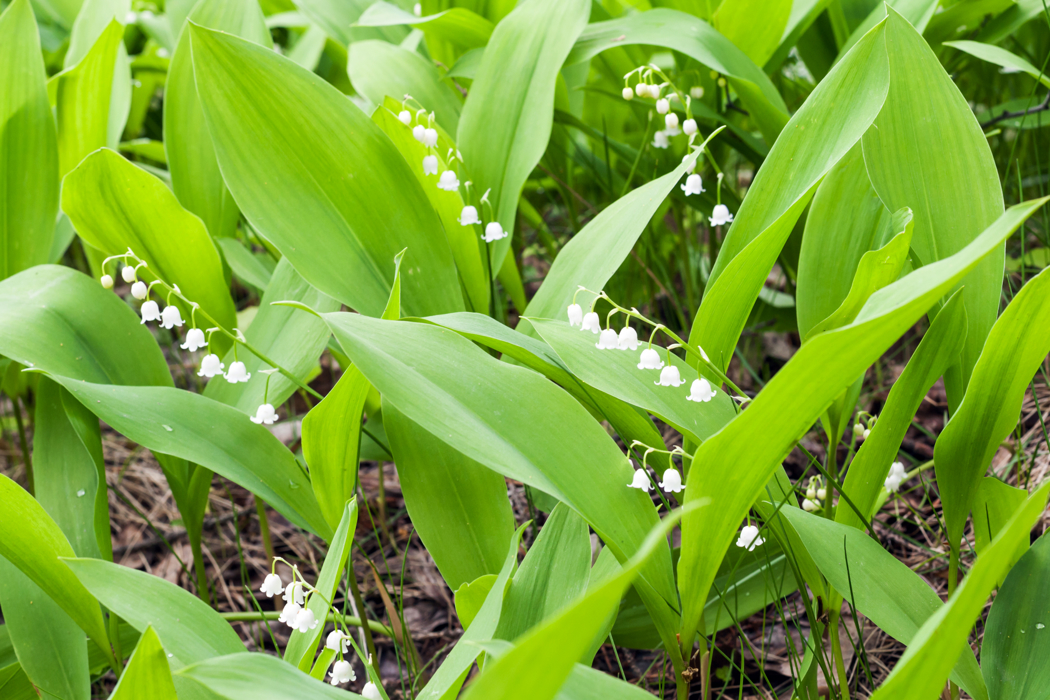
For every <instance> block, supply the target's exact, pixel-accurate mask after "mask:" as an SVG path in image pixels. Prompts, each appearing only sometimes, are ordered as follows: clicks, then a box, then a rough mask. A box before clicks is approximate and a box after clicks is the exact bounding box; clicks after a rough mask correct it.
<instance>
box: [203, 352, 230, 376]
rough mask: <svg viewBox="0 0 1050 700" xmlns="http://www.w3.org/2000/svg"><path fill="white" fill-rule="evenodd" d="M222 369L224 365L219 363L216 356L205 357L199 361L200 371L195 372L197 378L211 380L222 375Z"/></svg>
mask: <svg viewBox="0 0 1050 700" xmlns="http://www.w3.org/2000/svg"><path fill="white" fill-rule="evenodd" d="M224 367H226V365H224V364H223V363H222V362H220V361H219V356H218V355H215V354H211V355H205V356H204V359H203V360H201V371H200V372H197V376H198V377H208V378H211V377H214V376H215V375H217V374H222V370H223V368H224Z"/></svg>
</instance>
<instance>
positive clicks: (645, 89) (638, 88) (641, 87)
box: [634, 83, 649, 97]
mask: <svg viewBox="0 0 1050 700" xmlns="http://www.w3.org/2000/svg"><path fill="white" fill-rule="evenodd" d="M634 94H635V95H638V97H647V96H648V95H649V85H648V84H647V83H638V84H637V85H635V86H634Z"/></svg>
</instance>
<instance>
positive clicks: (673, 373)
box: [653, 365, 685, 386]
mask: <svg viewBox="0 0 1050 700" xmlns="http://www.w3.org/2000/svg"><path fill="white" fill-rule="evenodd" d="M653 384H658V385H660V386H682V385H683V384H685V380H684V379H682V375H681V373H680V372H679V371H678V368H677V367H675V366H674V365H667V366H666V367H664V368H663V369H662V370H660V380H659V381H656V382H653Z"/></svg>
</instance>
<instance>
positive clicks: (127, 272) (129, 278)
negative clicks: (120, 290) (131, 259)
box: [120, 265, 135, 284]
mask: <svg viewBox="0 0 1050 700" xmlns="http://www.w3.org/2000/svg"><path fill="white" fill-rule="evenodd" d="M120 276H121V277H123V278H124V281H125V282H127V283H128V284H131V283H132V282H134V281H135V268H133V267H132V266H131V265H125V266H124V267H123V268H121V270H120Z"/></svg>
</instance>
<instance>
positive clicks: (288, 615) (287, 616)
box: [277, 603, 303, 630]
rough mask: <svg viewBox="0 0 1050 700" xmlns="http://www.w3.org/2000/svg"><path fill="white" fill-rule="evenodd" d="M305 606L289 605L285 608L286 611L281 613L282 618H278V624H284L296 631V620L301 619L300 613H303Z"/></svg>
mask: <svg viewBox="0 0 1050 700" xmlns="http://www.w3.org/2000/svg"><path fill="white" fill-rule="evenodd" d="M302 610H303V606H301V605H299V604H298V603H289V604H288V605H285V606H284V610H282V611H281V616H280V617H278V618H277V621H278V622H282V623H284V624H286V625H288V626H289V627H291V628H292V629H293V630H294V629H295V620H296V618H298V617H299V613H300V612H302Z"/></svg>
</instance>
